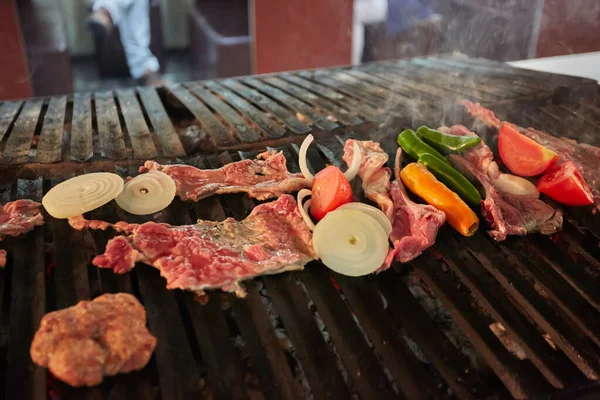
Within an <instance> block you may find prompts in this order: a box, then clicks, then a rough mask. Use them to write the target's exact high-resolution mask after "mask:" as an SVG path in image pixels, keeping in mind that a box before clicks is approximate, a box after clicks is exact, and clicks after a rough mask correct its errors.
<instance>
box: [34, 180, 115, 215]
mask: <svg viewBox="0 0 600 400" xmlns="http://www.w3.org/2000/svg"><path fill="white" fill-rule="evenodd" d="M122 190H123V178H121V177H120V176H119V175H117V174H112V173H110V172H95V173H91V174H85V175H79V176H76V177H74V178H71V179H69V180H66V181H64V182H61V183H59V184H58V185H56V186H54V187H53V188H52V189H50V191H49V192H48V193H46V195H45V196H44V198H43V199H42V204H43V205H44V208H45V209H46V211H48V214H50V215H52V216H53V217H54V218H60V219H64V218H69V217H76V216H78V215H81V214H84V213H86V212H89V211H92V210H95V209H96V208H98V207H101V206H103V205H105V204H106V203H108V202H109V201H111V200H112V199H114V198H115V197H117V196H118V195H119V193H121V191H122Z"/></svg>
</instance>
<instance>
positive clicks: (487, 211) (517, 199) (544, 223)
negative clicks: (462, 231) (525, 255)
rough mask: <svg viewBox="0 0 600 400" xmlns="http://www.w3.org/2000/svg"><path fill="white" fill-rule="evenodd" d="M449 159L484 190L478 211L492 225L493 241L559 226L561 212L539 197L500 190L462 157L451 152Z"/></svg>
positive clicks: (546, 232)
mask: <svg viewBox="0 0 600 400" xmlns="http://www.w3.org/2000/svg"><path fill="white" fill-rule="evenodd" d="M448 159H449V160H450V162H451V163H452V165H454V166H455V167H456V168H457V169H458V170H460V171H461V172H462V173H463V174H464V175H465V176H467V177H468V178H471V180H477V181H478V182H479V183H480V184H481V185H482V186H483V189H484V190H485V199H484V200H482V201H481V212H482V214H483V215H484V216H485V218H486V220H487V221H488V224H489V225H490V227H491V228H492V229H491V230H490V231H488V233H489V234H490V236H492V237H493V238H494V240H496V241H498V242H499V241H502V240H504V239H506V236H507V235H526V234H527V233H531V232H540V233H542V234H544V235H550V234H552V233H555V232H556V231H558V230H559V229H560V228H561V227H562V220H563V218H562V212H561V211H560V210H557V209H554V208H553V207H552V206H550V205H549V204H547V203H544V202H543V201H542V200H540V199H536V198H532V197H528V196H522V195H513V194H508V193H501V192H499V191H497V190H496V189H495V188H494V186H493V185H492V183H491V181H490V178H489V177H488V176H487V175H486V174H485V173H484V172H483V171H481V170H479V168H478V167H477V165H480V164H473V163H471V162H470V161H469V160H467V159H466V158H464V157H461V156H460V155H457V154H451V155H449V156H448Z"/></svg>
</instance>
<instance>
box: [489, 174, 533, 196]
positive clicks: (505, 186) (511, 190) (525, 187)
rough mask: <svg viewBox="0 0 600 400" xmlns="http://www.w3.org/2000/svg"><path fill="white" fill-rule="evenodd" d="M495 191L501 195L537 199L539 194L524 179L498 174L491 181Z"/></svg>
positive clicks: (531, 184)
mask: <svg viewBox="0 0 600 400" xmlns="http://www.w3.org/2000/svg"><path fill="white" fill-rule="evenodd" d="M492 184H493V185H494V187H495V188H496V189H498V190H499V191H500V192H502V193H508V194H514V195H520V196H527V197H531V198H534V199H539V197H540V192H539V191H538V190H537V188H536V187H535V185H534V184H533V183H531V182H530V181H528V180H527V179H525V178H521V177H520V176H516V175H511V174H500V175H499V176H498V178H496V179H494V180H493V181H492Z"/></svg>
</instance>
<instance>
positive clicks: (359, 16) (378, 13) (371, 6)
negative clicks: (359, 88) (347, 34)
mask: <svg viewBox="0 0 600 400" xmlns="http://www.w3.org/2000/svg"><path fill="white" fill-rule="evenodd" d="M387 11H388V0H354V17H353V26H352V64H354V65H356V64H360V62H361V60H362V56H363V50H364V47H365V25H367V24H374V23H378V22H384V21H385V19H386V17H387Z"/></svg>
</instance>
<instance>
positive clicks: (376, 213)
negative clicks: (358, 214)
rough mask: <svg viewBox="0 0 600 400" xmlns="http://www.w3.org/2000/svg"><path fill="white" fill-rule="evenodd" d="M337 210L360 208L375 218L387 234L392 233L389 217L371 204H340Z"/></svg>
mask: <svg viewBox="0 0 600 400" xmlns="http://www.w3.org/2000/svg"><path fill="white" fill-rule="evenodd" d="M336 210H358V211H362V212H364V213H367V214H368V215H370V216H371V217H373V218H375V219H376V220H377V222H379V224H380V225H381V227H382V228H383V230H384V231H385V233H386V235H388V236H390V233H392V223H391V222H390V220H389V218H388V217H387V216H386V215H385V214H384V213H383V211H381V210H380V209H379V208H377V207H373V206H370V205H368V204H365V203H359V202H354V203H346V204H344V205H341V206H339V207H338V208H336Z"/></svg>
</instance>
